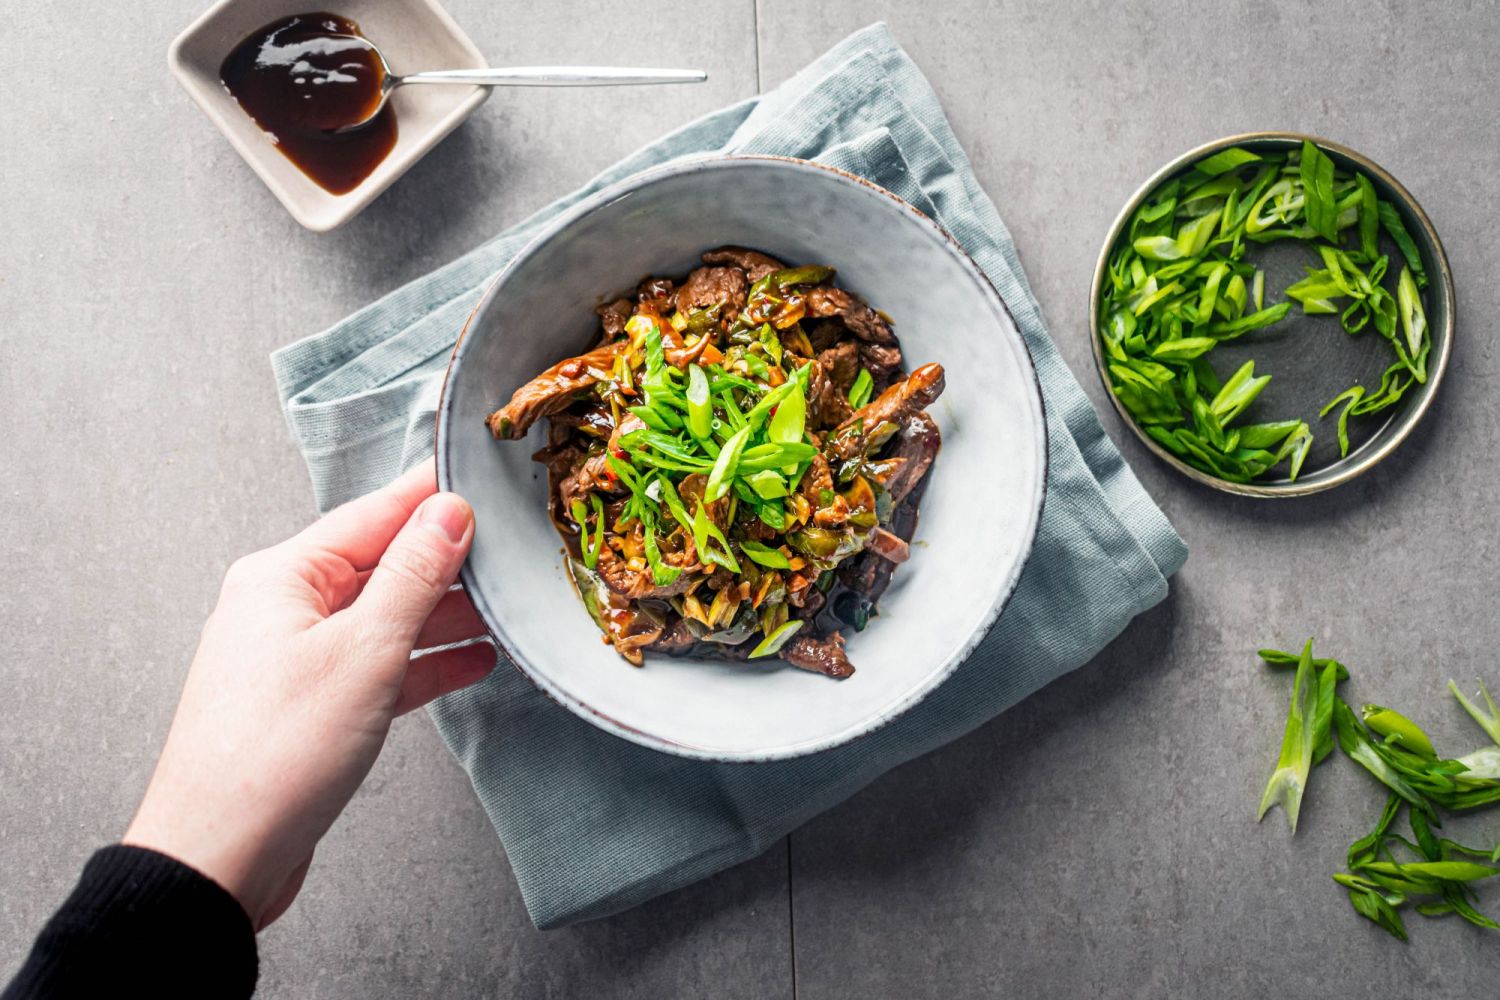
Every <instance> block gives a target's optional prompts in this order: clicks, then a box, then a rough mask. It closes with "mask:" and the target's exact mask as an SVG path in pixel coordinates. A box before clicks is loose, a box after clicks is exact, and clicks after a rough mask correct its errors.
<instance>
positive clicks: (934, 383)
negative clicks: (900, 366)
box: [827, 364, 944, 459]
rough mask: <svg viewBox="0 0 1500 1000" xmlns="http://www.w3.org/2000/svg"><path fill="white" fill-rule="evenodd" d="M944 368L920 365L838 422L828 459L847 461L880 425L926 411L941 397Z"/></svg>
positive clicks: (831, 438) (830, 441) (863, 447)
mask: <svg viewBox="0 0 1500 1000" xmlns="http://www.w3.org/2000/svg"><path fill="white" fill-rule="evenodd" d="M943 386H944V382H943V366H942V365H939V364H930V365H923V366H922V367H921V368H918V369H917V370H916V371H914V372H912V373H911V374H910V375H908V376H907V377H906V378H904V379H902V380H901V381H900V382H896V383H895V384H893V385H892V386H891V387H890V388H888V389H886V390H885V391H884V392H882V393H881V394H880V395H878V396H876V397H875V398H874V399H872V400H870V401H869V402H868V403H866V404H865V405H864V406H861V407H860V408H859V409H858V410H856V411H855V412H854V415H853V416H852V417H850V418H849V419H848V420H845V421H844V422H843V423H841V424H840V425H839V426H838V427H837V428H836V429H835V430H834V432H833V434H832V435H831V436H830V439H829V444H828V449H827V450H828V453H829V456H830V457H831V458H837V459H848V458H853V457H854V456H855V455H858V454H860V453H861V452H862V451H864V450H865V449H866V446H867V443H868V440H869V438H870V436H871V435H873V434H874V433H875V432H876V430H877V429H878V428H879V427H880V426H881V425H882V424H898V425H899V424H900V423H901V422H902V421H904V420H905V419H906V418H907V417H909V416H911V415H912V414H913V413H916V412H917V411H919V410H925V409H927V407H929V406H931V405H932V404H933V402H934V401H935V400H936V399H937V398H938V396H940V395H942V392H943Z"/></svg>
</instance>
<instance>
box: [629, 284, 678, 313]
mask: <svg viewBox="0 0 1500 1000" xmlns="http://www.w3.org/2000/svg"><path fill="white" fill-rule="evenodd" d="M673 287H674V286H673V285H672V279H670V278H647V279H646V280H645V281H643V282H641V283H640V285H639V286H638V287H637V288H636V290H635V297H636V301H638V302H640V304H641V305H643V306H644V305H649V306H651V307H652V308H653V309H654V310H655V311H656V312H659V313H660V312H666V311H668V309H669V308H670V307H671V305H672V291H673Z"/></svg>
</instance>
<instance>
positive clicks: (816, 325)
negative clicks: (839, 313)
mask: <svg viewBox="0 0 1500 1000" xmlns="http://www.w3.org/2000/svg"><path fill="white" fill-rule="evenodd" d="M802 329H803V332H804V333H806V334H807V342H808V343H809V344H812V346H813V350H814V351H826V350H828V348H830V347H832V346H833V345H834V344H837V343H838V342H839V341H841V340H843V339H844V338H845V337H848V336H850V333H849V328H848V327H847V326H845V325H844V324H843V323H842V322H840V321H839V320H836V319H815V320H812V321H810V322H808V323H807V324H806V325H805V326H803V328H802Z"/></svg>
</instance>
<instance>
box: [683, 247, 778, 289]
mask: <svg viewBox="0 0 1500 1000" xmlns="http://www.w3.org/2000/svg"><path fill="white" fill-rule="evenodd" d="M703 263H705V264H726V265H729V266H731V267H737V268H739V269H740V270H741V271H744V272H745V276H746V277H747V278H749V279H750V280H751V281H752V282H756V281H759V280H760V279H761V278H764V277H765V276H766V275H768V274H775V273H776V272H777V271H784V270H786V265H785V264H783V263H782V262H781V261H779V260H777V259H776V258H775V257H768V256H766V255H765V254H763V253H761V252H760V251H759V250H749V249H746V248H745V247H719V248H718V249H717V250H710V251H709V252H708V253H706V254H704V255H703Z"/></svg>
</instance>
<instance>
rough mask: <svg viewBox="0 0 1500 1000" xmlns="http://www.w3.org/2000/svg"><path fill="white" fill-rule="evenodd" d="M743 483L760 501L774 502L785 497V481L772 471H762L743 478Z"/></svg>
mask: <svg viewBox="0 0 1500 1000" xmlns="http://www.w3.org/2000/svg"><path fill="white" fill-rule="evenodd" d="M745 482H747V483H749V484H750V488H751V489H752V490H754V491H755V494H756V495H757V496H759V497H760V498H761V499H762V500H776V499H779V498H781V497H784V496H786V495H787V488H786V480H785V479H784V478H782V475H781V473H779V472H776V471H775V470H773V469H763V470H761V471H760V472H756V473H753V474H751V475H749V476H746V477H745Z"/></svg>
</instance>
